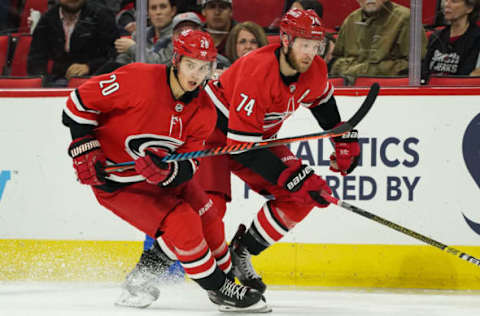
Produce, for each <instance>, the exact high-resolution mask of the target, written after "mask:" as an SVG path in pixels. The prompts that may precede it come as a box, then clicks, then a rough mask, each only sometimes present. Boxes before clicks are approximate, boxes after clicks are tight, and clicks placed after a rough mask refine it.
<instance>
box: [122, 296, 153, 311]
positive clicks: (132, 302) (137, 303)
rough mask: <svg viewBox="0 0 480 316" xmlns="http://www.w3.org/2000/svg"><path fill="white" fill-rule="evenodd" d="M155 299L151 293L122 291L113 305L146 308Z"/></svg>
mask: <svg viewBox="0 0 480 316" xmlns="http://www.w3.org/2000/svg"><path fill="white" fill-rule="evenodd" d="M154 301H156V298H154V297H153V296H152V295H149V294H144V295H138V296H137V295H131V294H128V293H122V295H121V296H120V297H119V298H118V299H117V301H116V302H115V306H118V307H127V308H147V307H149V306H150V305H152V303H153V302H154Z"/></svg>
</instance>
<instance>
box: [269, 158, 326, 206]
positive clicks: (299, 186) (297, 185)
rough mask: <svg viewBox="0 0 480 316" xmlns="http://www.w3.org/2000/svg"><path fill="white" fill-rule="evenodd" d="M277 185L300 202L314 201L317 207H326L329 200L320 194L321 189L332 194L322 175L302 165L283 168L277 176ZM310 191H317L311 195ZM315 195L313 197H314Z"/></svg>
mask: <svg viewBox="0 0 480 316" xmlns="http://www.w3.org/2000/svg"><path fill="white" fill-rule="evenodd" d="M277 183H278V185H280V186H282V187H284V188H285V189H286V190H287V191H290V192H291V193H292V198H293V199H294V200H295V201H297V202H298V203H301V204H308V203H314V204H315V205H317V206H318V207H327V206H328V204H330V203H329V202H327V201H326V200H325V199H324V198H322V197H321V196H320V192H321V191H326V192H328V194H332V190H331V189H330V187H329V186H328V185H327V182H325V180H323V179H322V177H320V176H318V175H316V174H315V173H314V171H313V169H312V168H310V167H309V166H307V165H302V166H301V167H300V168H296V169H293V168H288V169H285V170H284V171H283V172H282V173H281V174H280V177H278V182H277ZM310 192H318V193H319V194H318V196H317V195H314V196H312V195H311V194H310ZM314 197H315V198H314Z"/></svg>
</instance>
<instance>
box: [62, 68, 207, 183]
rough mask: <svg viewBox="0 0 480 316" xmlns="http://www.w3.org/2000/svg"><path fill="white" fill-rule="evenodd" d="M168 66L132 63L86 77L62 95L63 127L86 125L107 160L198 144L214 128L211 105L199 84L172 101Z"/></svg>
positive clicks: (117, 177)
mask: <svg viewBox="0 0 480 316" xmlns="http://www.w3.org/2000/svg"><path fill="white" fill-rule="evenodd" d="M169 70H170V68H167V67H166V66H165V65H152V64H141V63H133V64H129V65H126V66H123V67H121V68H119V69H117V70H116V71H114V72H113V73H109V74H105V75H101V76H97V77H92V78H91V79H89V80H88V81H87V82H86V83H84V84H82V85H81V86H80V87H79V88H78V89H76V90H75V91H73V92H72V93H71V95H70V97H69V98H68V100H67V104H66V107H65V109H64V116H67V117H68V119H69V124H68V125H69V127H70V128H71V129H72V128H75V127H76V126H75V125H82V126H83V127H85V126H87V127H90V128H91V130H92V131H93V134H94V136H95V137H96V138H97V139H98V140H99V142H100V144H101V147H102V150H103V151H104V152H105V155H106V156H107V159H108V160H109V163H110V162H113V163H119V162H125V161H130V160H132V159H136V158H138V157H139V156H143V154H144V150H145V148H147V147H150V146H155V147H161V148H164V149H165V150H166V151H167V152H174V151H176V152H190V151H197V150H201V149H203V148H204V146H205V141H206V139H207V138H208V136H209V135H210V134H211V132H212V131H213V129H214V128H215V122H216V113H215V109H214V107H213V106H212V104H211V102H210V100H209V98H208V96H206V94H205V91H204V90H203V89H200V90H199V93H198V96H196V97H194V98H193V99H191V101H190V102H183V101H182V100H176V99H175V98H174V97H173V95H172V92H171V90H170V85H169ZM72 125H73V126H72ZM108 179H109V180H112V181H116V182H136V181H141V180H143V177H142V176H141V175H138V174H136V173H135V172H132V171H127V172H122V173H115V174H111V175H110V176H109V177H108Z"/></svg>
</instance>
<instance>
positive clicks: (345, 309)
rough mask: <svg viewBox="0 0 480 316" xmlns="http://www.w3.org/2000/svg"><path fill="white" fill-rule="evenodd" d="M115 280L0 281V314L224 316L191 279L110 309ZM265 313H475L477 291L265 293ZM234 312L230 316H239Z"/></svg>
mask: <svg viewBox="0 0 480 316" xmlns="http://www.w3.org/2000/svg"><path fill="white" fill-rule="evenodd" d="M119 294H120V287H119V285H118V284H111V283H109V284H106V283H90V284H87V283H48V282H0V315H1V316H7V315H8V316H16V315H21V316H25V315H35V316H42V315H45V316H47V315H48V316H56V315H58V316H60V315H61V316H65V315H68V316H70V315H82V316H83V315H87V316H88V315H98V316H110V315H142V316H143V315H155V316H164V315H179V316H186V315H189V316H190V315H193V316H203V315H225V313H220V312H218V311H217V310H216V306H215V305H213V304H212V303H210V301H209V300H208V299H207V296H206V294H205V292H204V291H203V290H201V289H200V288H199V287H198V286H197V285H196V284H194V283H193V282H186V283H183V284H180V285H173V286H166V287H162V290H161V295H160V299H159V300H158V301H156V302H155V303H154V304H152V305H151V306H150V307H149V308H146V309H131V308H122V307H116V306H114V305H113V302H114V301H115V299H116V298H117V296H118V295H119ZM266 298H267V302H268V304H269V305H270V306H271V307H272V308H273V313H272V314H270V315H292V316H294V315H295V316H303V315H305V316H306V315H325V316H327V315H328V316H347V315H348V316H367V315H368V316H377V315H378V316H380V315H382V316H398V315H402V316H404V315H405V316H407V315H408V316H411V315H414V316H416V315H422V316H423V315H425V316H438V315H442V316H447V315H480V293H479V292H448V291H390V292H389V291H367V290H331V289H329V290H325V289H321V290H294V289H288V288H278V287H277V288H273V289H269V290H267V292H266ZM239 314H240V313H234V314H233V315H239Z"/></svg>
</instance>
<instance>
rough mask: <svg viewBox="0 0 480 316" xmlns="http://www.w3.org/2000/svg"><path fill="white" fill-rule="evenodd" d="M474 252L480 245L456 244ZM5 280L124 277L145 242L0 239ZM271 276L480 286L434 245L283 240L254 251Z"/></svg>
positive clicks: (473, 270)
mask: <svg viewBox="0 0 480 316" xmlns="http://www.w3.org/2000/svg"><path fill="white" fill-rule="evenodd" d="M454 247H455V248H457V249H460V250H464V251H465V252H467V253H470V254H472V255H473V256H476V257H478V256H480V247H473V246H454ZM0 249H1V251H0V281H4V280H35V281H46V280H48V281H115V282H117V281H122V280H123V279H124V277H125V275H126V274H127V273H128V272H129V271H130V270H131V269H132V267H133V266H134V265H135V263H136V262H137V260H138V258H139V256H140V254H141V251H142V242H138V241H80V240H78V241H77V240H9V239H3V240H0ZM253 264H254V266H255V268H256V270H257V271H258V272H259V273H260V274H261V275H262V277H263V278H264V280H265V281H266V283H267V284H271V285H294V286H325V287H362V288H425V289H458V290H478V289H480V268H479V267H477V266H475V265H473V264H471V263H468V262H465V261H463V260H461V259H459V258H456V257H455V256H452V255H450V254H447V253H444V252H442V251H440V250H438V249H436V248H434V247H431V246H423V245H421V246H420V245H348V244H296V243H279V244H276V245H274V246H272V247H270V248H269V249H267V250H266V251H265V252H264V253H262V254H261V255H260V256H258V257H253Z"/></svg>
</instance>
